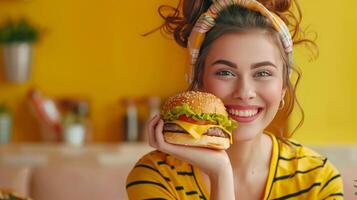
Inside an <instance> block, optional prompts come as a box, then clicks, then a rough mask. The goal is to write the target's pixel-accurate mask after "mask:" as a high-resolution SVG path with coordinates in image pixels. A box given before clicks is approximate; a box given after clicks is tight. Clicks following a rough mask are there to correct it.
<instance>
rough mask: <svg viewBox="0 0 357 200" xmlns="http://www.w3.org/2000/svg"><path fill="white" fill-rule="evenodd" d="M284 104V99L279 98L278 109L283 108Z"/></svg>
mask: <svg viewBox="0 0 357 200" xmlns="http://www.w3.org/2000/svg"><path fill="white" fill-rule="evenodd" d="M284 106H285V101H284V99H281V101H280V103H279V110H281V109H283V108H284Z"/></svg>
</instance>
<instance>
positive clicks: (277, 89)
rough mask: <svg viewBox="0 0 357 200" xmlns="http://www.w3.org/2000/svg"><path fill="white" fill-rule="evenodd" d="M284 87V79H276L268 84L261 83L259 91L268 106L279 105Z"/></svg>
mask: <svg viewBox="0 0 357 200" xmlns="http://www.w3.org/2000/svg"><path fill="white" fill-rule="evenodd" d="M282 87H283V85H282V81H280V80H275V81H272V82H269V83H267V84H261V86H260V90H259V91H260V92H259V93H260V96H261V97H262V98H263V99H264V101H265V103H266V104H267V106H273V107H278V106H279V103H280V101H281V94H282Z"/></svg>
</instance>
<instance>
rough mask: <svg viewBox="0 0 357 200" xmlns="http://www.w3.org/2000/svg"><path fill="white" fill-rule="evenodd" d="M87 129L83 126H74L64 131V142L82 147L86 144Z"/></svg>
mask: <svg viewBox="0 0 357 200" xmlns="http://www.w3.org/2000/svg"><path fill="white" fill-rule="evenodd" d="M85 133H86V129H85V127H84V126H83V125H82V124H72V125H69V126H67V127H65V129H64V135H63V136H64V142H65V143H66V144H69V145H75V146H80V145H82V144H83V143H84V138H85Z"/></svg>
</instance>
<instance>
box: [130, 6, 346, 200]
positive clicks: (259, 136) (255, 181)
mask: <svg viewBox="0 0 357 200" xmlns="http://www.w3.org/2000/svg"><path fill="white" fill-rule="evenodd" d="M291 4H292V2H290V1H289V0H261V3H260V2H258V1H256V0H216V1H213V2H211V1H204V0H196V1H193V0H192V1H184V2H183V4H182V5H183V6H182V13H183V18H180V17H178V16H180V15H178V13H176V15H173V16H170V17H167V18H166V22H167V24H166V25H168V27H169V28H174V30H173V33H174V37H175V39H176V41H177V42H178V43H179V44H180V45H182V46H185V47H186V46H187V47H188V50H189V52H190V55H191V58H192V69H191V70H189V72H188V80H190V82H191V87H190V89H192V90H198V91H204V92H210V93H212V94H214V95H216V96H217V97H219V98H220V99H222V101H223V102H224V104H225V106H226V108H227V111H228V112H229V114H230V117H231V118H233V119H235V120H237V121H238V124H239V126H238V128H236V129H234V130H233V144H232V145H231V147H230V148H229V149H228V150H227V151H215V150H210V149H203V148H194V147H185V146H178V145H172V144H168V143H166V142H165V141H164V139H163V134H162V130H163V121H162V120H161V119H160V117H159V116H156V117H154V118H153V119H152V120H151V121H150V123H149V124H148V127H147V131H148V135H149V143H150V145H151V146H153V147H154V148H156V149H157V150H158V151H153V152H151V153H149V154H147V155H145V156H144V157H143V158H141V159H140V160H139V161H138V163H137V164H136V165H135V167H134V168H133V170H132V171H131V173H130V174H129V176H128V178H127V186H126V188H127V193H128V196H129V198H130V199H294V198H295V199H343V193H342V179H341V176H340V175H339V172H338V171H337V170H336V169H335V167H334V166H333V165H332V164H331V163H330V162H329V161H328V160H327V159H326V158H325V157H323V156H321V155H319V154H317V153H315V152H314V151H312V150H310V149H308V148H306V147H304V146H302V145H301V144H298V143H296V142H292V141H290V140H288V138H289V137H290V136H291V135H292V133H288V132H287V131H286V130H284V127H285V124H286V122H287V118H288V116H289V115H290V113H291V111H292V110H293V107H294V103H297V101H296V97H295V90H294V89H295V87H296V83H297V82H296V83H295V84H292V83H291V80H290V75H291V73H292V71H295V72H297V75H298V77H299V76H300V73H299V71H298V70H296V69H295V68H294V67H293V62H292V47H293V41H294V43H295V44H296V43H300V42H303V41H306V40H303V39H299V38H297V36H298V35H299V27H298V25H299V22H298V21H297V20H296V21H295V22H297V23H291V22H289V21H288V20H287V17H286V13H288V14H289V16H290V18H289V19H296V18H295V17H294V15H292V13H291V12H289V9H290V8H291ZM173 24H176V25H177V26H176V27H174V26H172V25H173ZM287 26H290V27H292V28H293V29H294V30H295V31H294V34H293V37H291V36H290V33H289V31H288V28H287ZM285 102H286V103H285ZM267 130H269V131H270V132H271V133H270V132H268V131H267Z"/></svg>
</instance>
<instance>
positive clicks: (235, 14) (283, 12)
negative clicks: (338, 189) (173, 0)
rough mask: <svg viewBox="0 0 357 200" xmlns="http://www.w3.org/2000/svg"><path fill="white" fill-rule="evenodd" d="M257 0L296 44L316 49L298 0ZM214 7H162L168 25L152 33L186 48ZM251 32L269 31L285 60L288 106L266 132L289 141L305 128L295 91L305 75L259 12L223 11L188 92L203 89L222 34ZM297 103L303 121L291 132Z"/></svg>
mask: <svg viewBox="0 0 357 200" xmlns="http://www.w3.org/2000/svg"><path fill="white" fill-rule="evenodd" d="M258 1H259V2H260V3H262V4H263V5H264V6H265V7H266V8H267V9H269V10H270V11H271V12H274V13H275V14H277V15H278V16H279V17H280V18H281V19H282V20H283V21H284V22H285V24H286V25H287V26H288V27H289V29H290V31H291V32H292V39H293V43H294V45H295V44H301V43H305V44H306V43H307V44H311V45H312V46H313V47H316V44H315V43H314V41H312V40H309V39H305V38H304V35H305V34H304V32H303V31H302V30H301V28H300V23H301V20H302V14H301V10H300V7H299V4H298V3H297V0H258ZM211 4H212V2H211V1H210V0H183V1H182V0H180V1H179V4H178V6H177V7H176V8H175V7H172V6H167V5H162V6H160V7H159V10H158V12H159V14H160V16H161V17H162V18H163V19H164V20H165V22H164V24H162V25H161V26H160V27H158V28H156V29H154V30H153V31H156V30H158V29H160V30H161V31H164V32H165V33H167V34H172V35H173V37H174V39H175V41H176V42H177V43H178V44H179V45H180V46H182V47H187V40H188V37H189V35H190V33H191V30H192V28H193V26H194V24H195V22H196V21H197V20H198V18H199V17H200V15H201V14H202V13H204V12H206V11H207V9H208V8H209V6H210V5H211ZM292 8H295V9H296V11H297V15H295V14H294V12H293V11H292ZM165 13H167V14H165ZM250 29H262V30H266V31H267V33H269V35H270V36H271V37H272V38H273V40H274V41H275V43H276V44H277V45H278V47H279V50H280V52H281V55H282V59H283V61H284V70H283V77H284V86H285V87H286V88H287V92H286V95H285V97H284V100H285V102H286V103H285V106H284V107H283V108H282V109H281V110H279V111H278V113H277V114H276V116H275V118H274V120H273V121H272V122H271V123H270V125H269V126H268V127H267V131H270V132H272V133H274V134H275V135H276V136H278V137H279V138H281V139H283V140H284V141H286V140H287V139H288V138H290V137H291V136H292V135H293V134H294V132H295V131H296V130H297V129H298V128H299V127H300V126H301V125H302V123H303V121H304V111H303V109H302V107H301V105H300V104H299V102H298V99H297V97H296V88H297V85H298V83H299V81H300V78H301V75H302V74H301V70H300V69H299V68H298V67H296V66H291V65H289V62H288V61H287V55H286V53H285V52H284V48H283V46H282V44H281V40H280V39H279V35H278V33H277V31H275V30H274V28H273V27H272V25H271V23H270V22H269V21H268V20H267V19H266V18H265V17H264V16H262V15H261V14H260V13H257V12H255V11H251V10H248V9H245V8H242V7H239V6H237V5H232V6H229V7H227V8H225V9H223V10H222V11H221V12H220V13H219V14H218V17H217V19H216V25H215V26H214V27H213V28H212V29H211V30H210V31H209V32H207V34H206V37H205V40H204V42H203V44H202V46H201V49H200V53H199V56H198V58H197V62H196V64H195V66H194V77H193V83H192V84H191V85H190V88H189V89H190V90H196V89H198V88H199V87H200V86H201V84H202V75H203V70H204V62H205V59H206V56H207V53H208V49H209V47H210V45H211V44H212V43H213V41H215V40H216V39H217V38H219V37H220V36H222V35H223V34H226V33H229V32H238V33H239V32H245V31H247V30H250ZM153 31H150V32H149V33H147V34H150V33H151V32H153ZM147 34H146V35H147ZM315 49H317V48H315ZM288 69H290V70H292V72H295V74H296V79H295V81H293V80H291V79H290V78H289V74H288ZM295 104H296V105H297V106H298V108H299V110H300V112H301V119H300V121H299V123H298V124H297V126H296V127H295V128H294V129H293V131H292V132H291V133H289V132H288V130H287V121H288V117H289V116H290V114H291V113H292V111H293V109H294V106H295Z"/></svg>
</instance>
